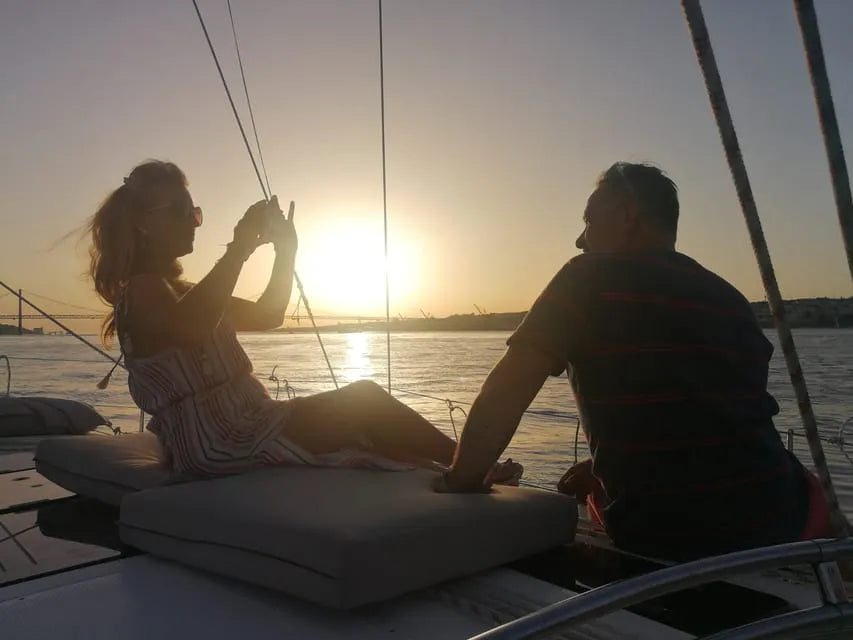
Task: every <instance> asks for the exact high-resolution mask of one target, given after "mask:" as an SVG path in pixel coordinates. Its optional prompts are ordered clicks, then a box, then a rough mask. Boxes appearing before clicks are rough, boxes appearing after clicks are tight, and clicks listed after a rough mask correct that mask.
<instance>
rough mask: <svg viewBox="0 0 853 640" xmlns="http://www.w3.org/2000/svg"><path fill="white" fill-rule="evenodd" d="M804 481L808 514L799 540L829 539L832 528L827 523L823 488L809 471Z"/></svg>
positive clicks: (827, 516)
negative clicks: (807, 495) (807, 497)
mask: <svg viewBox="0 0 853 640" xmlns="http://www.w3.org/2000/svg"><path fill="white" fill-rule="evenodd" d="M806 481H807V482H808V485H809V513H808V516H807V517H806V526H805V529H803V534H802V535H801V536H800V540H814V539H815V538H831V537H832V527H831V526H830V523H829V503H828V502H827V501H826V496H825V495H823V487H821V486H820V480H818V477H817V476H816V475H815V474H813V473H812V472H811V471H806Z"/></svg>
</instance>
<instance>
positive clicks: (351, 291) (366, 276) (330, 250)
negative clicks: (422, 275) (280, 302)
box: [294, 218, 418, 316]
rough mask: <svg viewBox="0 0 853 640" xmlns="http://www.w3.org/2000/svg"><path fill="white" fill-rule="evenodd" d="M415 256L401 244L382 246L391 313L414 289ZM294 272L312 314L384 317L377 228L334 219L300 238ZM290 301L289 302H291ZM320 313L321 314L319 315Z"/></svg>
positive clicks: (403, 305) (405, 305)
mask: <svg viewBox="0 0 853 640" xmlns="http://www.w3.org/2000/svg"><path fill="white" fill-rule="evenodd" d="M415 266H416V252H415V251H414V250H413V249H412V247H411V245H410V244H407V243H406V242H405V241H404V240H401V239H396V238H395V240H394V242H393V243H392V242H389V246H388V269H389V272H388V284H389V290H390V297H391V309H392V312H393V310H394V309H402V308H408V306H410V303H411V300H412V299H413V298H414V292H415V291H416V290H417V288H418V283H417V277H416V276H417V270H416V268H415ZM296 267H297V271H298V272H299V276H300V279H301V280H302V283H303V286H304V287H305V294H306V296H307V297H308V299H309V300H310V301H311V307H312V311H314V313H315V315H318V316H319V315H322V313H328V314H333V315H350V316H384V314H385V247H384V240H383V234H382V227H381V225H376V224H375V223H373V224H367V223H366V222H365V221H363V220H360V219H356V218H336V219H335V222H334V224H333V225H326V226H324V227H323V228H321V229H319V230H317V231H315V233H313V234H311V235H310V236H308V237H306V238H305V240H303V239H302V238H300V244H299V255H298V257H297V259H296ZM294 300H295V298H294ZM321 312H322V313H321Z"/></svg>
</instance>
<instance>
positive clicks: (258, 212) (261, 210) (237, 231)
mask: <svg viewBox="0 0 853 640" xmlns="http://www.w3.org/2000/svg"><path fill="white" fill-rule="evenodd" d="M270 214H271V207H270V203H269V202H267V201H266V200H258V202H256V203H255V204H253V205H252V206H251V207H249V208H248V209H246V213H244V214H243V217H242V218H241V219H240V221H239V222H238V223H237V226H236V227H234V240H233V241H232V242H231V244H230V246H231V247H233V248H234V249H235V250H236V251H238V252H239V253H240V255H241V256H242V258H243V259H244V260H245V259H247V258H248V257H249V256H250V255H252V253H254V251H255V249H257V248H258V246H259V245H261V244H263V243H264V242H267V240H265V239H264V238H263V237H262V235H263V233H264V231H265V229H266V227H267V224H268V221H269V219H270V217H271V216H270Z"/></svg>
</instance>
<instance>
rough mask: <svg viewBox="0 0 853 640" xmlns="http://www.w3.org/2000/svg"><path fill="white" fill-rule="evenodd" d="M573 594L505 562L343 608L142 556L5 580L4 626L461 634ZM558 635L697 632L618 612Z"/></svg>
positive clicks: (300, 634) (676, 639)
mask: <svg viewBox="0 0 853 640" xmlns="http://www.w3.org/2000/svg"><path fill="white" fill-rule="evenodd" d="M571 594H572V592H570V591H567V590H565V589H561V588H559V587H555V586H554V585H551V584H548V583H545V582H542V581H539V580H536V579H534V578H530V577H529V576H525V575H523V574H520V573H518V572H515V571H510V570H503V569H500V570H496V571H492V572H487V573H484V574H480V575H478V576H474V577H471V578H466V579H463V580H459V581H456V582H453V583H448V584H447V585H443V586H442V587H440V588H437V589H433V590H429V591H425V592H418V593H415V594H410V595H408V596H404V597H401V598H397V599H395V600H393V601H390V602H387V603H383V604H381V605H373V606H368V607H364V608H361V609H358V610H357V611H354V612H341V611H331V610H327V609H323V608H321V607H318V606H315V605H311V604H308V603H305V602H301V601H298V600H296V599H294V598H291V597H288V596H286V595H284V594H281V593H278V592H275V591H270V590H266V589H261V588H257V587H253V586H250V585H246V584H242V583H237V582H234V581H229V580H226V579H223V578H219V577H217V576H213V575H210V574H206V573H203V572H199V571H195V570H192V569H187V568H184V567H182V566H179V565H176V564H172V563H168V562H165V561H161V560H157V559H155V558H152V557H150V556H137V557H134V558H129V559H125V560H121V561H116V562H109V563H106V564H102V565H97V566H93V567H88V568H85V569H78V570H76V571H72V572H68V573H63V574H58V575H54V576H48V577H45V578H41V579H38V580H32V581H28V582H23V583H20V584H17V585H12V586H9V587H6V588H4V589H0V629H2V635H3V637H4V638H15V639H16V640H36V639H38V640H42V639H45V638H55V637H62V638H81V639H85V640H101V639H103V640H113V639H115V638H125V639H127V640H136V639H138V640H148V639H149V638H157V639H158V640H171V639H175V640H188V639H189V638H204V639H205V640H215V639H217V638H223V639H224V638H229V639H234V638H245V639H247V640H248V639H252V640H263V639H264V638H269V639H270V640H273V639H275V640H284V639H288V638H299V639H303V638H320V639H323V638H341V639H358V640H368V639H373V638H389V637H393V638H397V639H400V640H419V639H423V640H427V639H433V638H444V639H454V638H459V639H463V638H469V637H471V636H473V635H476V634H478V633H481V632H482V631H485V630H486V629H488V628H490V627H493V626H495V625H496V624H499V623H500V622H504V621H507V620H510V619H512V618H514V617H517V616H519V615H523V614H525V613H527V612H529V611H532V610H534V609H537V608H540V607H542V606H545V605H546V604H550V603H553V602H556V601H557V600H560V599H562V598H565V597H568V596H569V595H571ZM560 637H566V638H587V639H601V640H603V639H605V638H614V637H618V638H646V639H651V638H654V639H659V640H682V639H684V638H689V637H691V636H689V635H687V634H684V633H681V632H679V631H675V630H672V629H669V628H667V627H664V626H662V625H659V624H657V623H654V622H651V621H649V620H646V619H643V618H640V617H639V616H635V615H633V614H630V613H626V612H618V613H616V614H612V615H610V616H606V617H604V618H602V619H601V620H600V621H597V622H596V623H594V624H586V625H582V626H581V627H579V628H578V630H577V631H576V632H574V633H571V634H566V635H564V636H560Z"/></svg>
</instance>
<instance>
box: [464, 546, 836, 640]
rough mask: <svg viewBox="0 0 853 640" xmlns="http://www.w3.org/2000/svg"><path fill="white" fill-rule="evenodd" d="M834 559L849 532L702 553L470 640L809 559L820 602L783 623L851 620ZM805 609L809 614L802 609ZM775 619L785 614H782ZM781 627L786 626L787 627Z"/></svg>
mask: <svg viewBox="0 0 853 640" xmlns="http://www.w3.org/2000/svg"><path fill="white" fill-rule="evenodd" d="M840 559H847V560H849V559H853V537H851V538H842V539H825V540H808V541H803V542H791V543H787V544H780V545H774V546H770V547H761V548H759V549H749V550H746V551H736V552H734V553H729V554H726V555H720V556H713V557H710V558H703V559H701V560H695V561H693V562H685V563H682V564H677V565H674V566H672V567H667V568H665V569H660V570H658V571H655V572H653V573H649V574H645V575H642V576H638V577H635V578H630V579H628V580H622V581H620V582H616V583H612V584H608V585H604V586H602V587H597V588H595V589H591V590H590V591H587V592H585V593H582V594H579V595H576V596H572V597H570V598H567V599H565V600H561V601H559V602H556V603H554V604H552V605H549V606H547V607H544V608H542V609H540V610H538V611H535V612H533V613H531V614H528V615H526V616H523V617H521V618H518V619H516V620H513V621H511V622H508V623H506V624H503V625H501V626H499V627H495V628H494V629H491V630H489V631H486V632H484V633H481V634H479V635H477V636H473V637H472V638H470V640H524V639H527V638H534V637H537V636H540V635H541V634H545V633H550V632H553V631H554V630H555V628H556V627H561V628H563V629H565V628H566V627H567V626H570V625H577V624H580V623H582V622H586V621H589V620H592V619H594V618H599V617H601V616H603V615H606V614H608V613H613V612H615V611H619V610H622V609H625V608H626V607H630V606H633V605H636V604H639V603H641V602H644V601H646V600H650V599H652V598H656V597H659V596H663V595H666V594H669V593H674V592H676V591H681V590H682V589H687V588H690V587H695V586H698V585H702V584H705V583H708V582H711V581H713V580H718V579H721V578H726V577H731V576H732V575H735V574H740V573H745V572H751V571H764V570H768V569H779V568H781V567H786V566H790V565H797V564H810V565H812V566H813V567H814V569H815V574H816V576H817V580H818V585H819V586H820V592H821V600H822V602H823V604H822V606H821V607H817V608H815V609H806V610H804V611H803V612H797V613H800V614H801V615H800V616H798V617H788V618H786V620H787V622H788V623H790V624H792V625H798V626H799V625H803V624H806V623H808V624H821V625H823V624H827V620H830V619H832V620H835V621H836V622H838V620H839V619H846V620H848V621H850V623H851V624H853V605H851V604H850V603H849V602H848V600H847V596H846V593H845V590H844V583H843V582H842V579H841V575H840V572H839V570H838V566H837V565H836V564H835V562H836V560H840ZM823 609H827V611H823ZM809 611H812V613H808V614H807V612H809ZM778 618H779V619H781V618H785V616H779V617H778ZM772 620H777V618H770V619H768V620H766V621H761V622H762V623H766V624H767V625H771V621H772ZM783 622H784V621H781V622H780V621H777V622H775V623H773V624H783ZM771 626H772V625H771ZM768 628H769V627H768ZM773 628H774V629H775V628H776V627H773ZM785 628H786V629H787V627H785ZM792 628H797V627H796V626H795V627H792ZM743 629H744V628H743V627H742V628H739V629H733V630H731V632H735V631H739V630H743ZM725 633H729V632H725ZM715 637H717V636H715ZM719 637H720V638H722V637H726V638H754V637H761V636H760V635H740V636H739V635H729V636H719Z"/></svg>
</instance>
